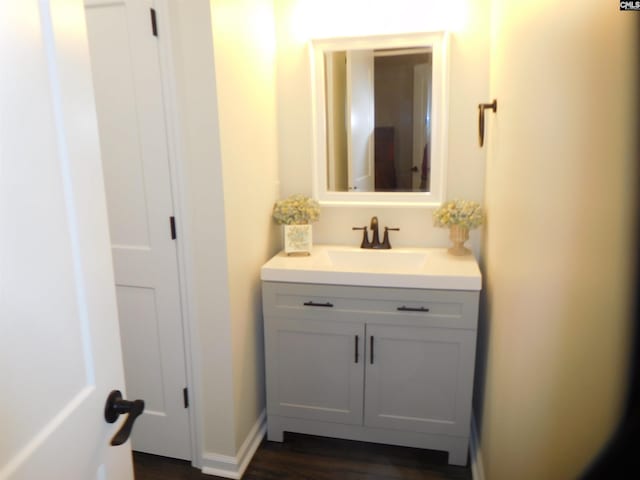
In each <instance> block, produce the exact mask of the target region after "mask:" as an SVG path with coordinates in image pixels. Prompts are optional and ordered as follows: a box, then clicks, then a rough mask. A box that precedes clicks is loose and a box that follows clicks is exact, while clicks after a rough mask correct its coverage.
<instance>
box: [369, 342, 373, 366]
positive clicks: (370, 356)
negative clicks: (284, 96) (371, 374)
mask: <svg viewBox="0 0 640 480" xmlns="http://www.w3.org/2000/svg"><path fill="white" fill-rule="evenodd" d="M369 361H370V362H371V365H373V335H371V337H369Z"/></svg>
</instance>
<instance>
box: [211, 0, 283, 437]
mask: <svg viewBox="0 0 640 480" xmlns="http://www.w3.org/2000/svg"><path fill="white" fill-rule="evenodd" d="M272 3H273V2H272V1H271V0H212V1H211V5H212V9H211V22H212V26H213V49H214V58H215V65H216V89H217V93H218V118H219V121H220V146H221V148H220V150H221V158H222V172H223V179H224V182H223V183H224V209H225V217H226V223H225V226H224V227H225V228H226V237H227V261H228V263H229V265H228V278H229V292H230V304H231V318H230V321H231V329H232V342H233V343H232V348H233V357H232V361H233V382H234V386H233V394H234V420H235V425H236V439H235V442H236V443H235V447H236V448H238V447H240V445H241V443H242V442H243V441H244V440H245V437H246V435H247V433H248V432H249V430H250V429H251V427H253V425H254V424H255V423H256V420H257V419H258V417H259V415H260V413H261V412H262V410H263V409H264V406H265V398H264V351H263V333H262V303H261V289H260V267H261V266H262V264H263V263H264V262H266V261H267V260H268V259H269V258H270V257H271V256H272V255H274V254H275V253H276V252H277V251H278V250H279V247H280V238H279V236H278V235H279V230H278V229H277V227H276V226H275V225H274V222H273V221H272V220H271V210H272V207H273V203H274V202H275V201H276V199H277V198H278V193H279V192H278V188H279V185H278V168H277V167H278V165H277V164H278V155H277V143H276V142H277V132H276V102H275V93H276V84H275V82H276V76H275V36H274V30H273V28H274V20H273V4H272ZM220 228H222V225H221V226H220Z"/></svg>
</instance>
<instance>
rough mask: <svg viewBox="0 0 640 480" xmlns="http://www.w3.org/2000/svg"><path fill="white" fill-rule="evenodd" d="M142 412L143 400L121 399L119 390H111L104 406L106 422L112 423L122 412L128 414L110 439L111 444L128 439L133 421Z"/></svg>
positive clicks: (119, 443)
mask: <svg viewBox="0 0 640 480" xmlns="http://www.w3.org/2000/svg"><path fill="white" fill-rule="evenodd" d="M142 412H144V400H134V401H130V400H123V399H122V393H120V390H112V391H111V393H110V394H109V396H108V397H107V403H106V405H105V407H104V419H105V420H106V421H107V423H114V422H115V421H116V420H117V419H118V417H119V416H120V415H122V414H123V413H126V414H128V415H127V420H126V421H125V422H124V425H122V428H121V429H120V430H119V431H118V433H116V434H115V435H114V436H113V438H112V439H111V445H113V446H114V447H115V446H118V445H122V444H123V443H124V442H126V441H127V440H128V439H129V435H131V429H132V428H133V422H135V421H136V418H138V417H139V416H140V415H141V414H142Z"/></svg>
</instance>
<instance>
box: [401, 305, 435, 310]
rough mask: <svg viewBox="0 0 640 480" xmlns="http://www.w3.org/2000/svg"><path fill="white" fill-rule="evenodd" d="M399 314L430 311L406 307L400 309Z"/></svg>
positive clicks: (422, 308)
mask: <svg viewBox="0 0 640 480" xmlns="http://www.w3.org/2000/svg"><path fill="white" fill-rule="evenodd" d="M398 311H399V312H428V311H429V309H428V308H425V307H405V306H404V305H403V306H401V307H398Z"/></svg>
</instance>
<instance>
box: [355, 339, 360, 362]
mask: <svg viewBox="0 0 640 480" xmlns="http://www.w3.org/2000/svg"><path fill="white" fill-rule="evenodd" d="M359 358H360V355H359V353H358V335H356V358H355V360H356V363H358V359H359Z"/></svg>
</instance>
